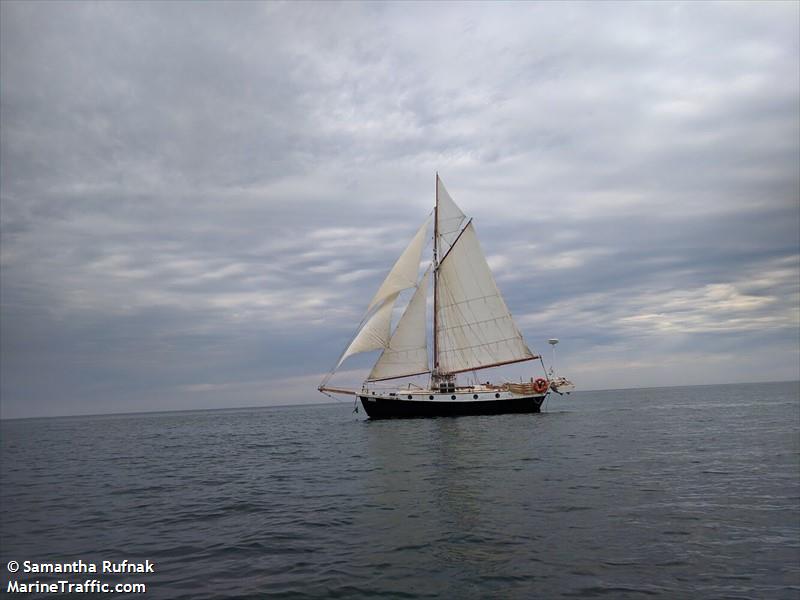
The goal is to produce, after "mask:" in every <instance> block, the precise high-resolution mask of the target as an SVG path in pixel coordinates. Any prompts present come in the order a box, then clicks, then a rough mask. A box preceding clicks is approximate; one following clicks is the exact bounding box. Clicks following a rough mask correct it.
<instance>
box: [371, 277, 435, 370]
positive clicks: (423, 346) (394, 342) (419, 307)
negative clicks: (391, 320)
mask: <svg viewBox="0 0 800 600" xmlns="http://www.w3.org/2000/svg"><path fill="white" fill-rule="evenodd" d="M430 273H431V271H430V269H428V271H426V273H425V275H424V277H423V278H422V281H421V282H420V284H419V286H417V291H416V292H414V295H413V296H412V297H411V300H410V301H409V303H408V306H407V307H406V311H405V312H404V313H403V316H402V317H400V321H399V322H398V323H397V327H396V328H395V330H394V334H393V335H392V339H391V340H389V346H388V347H387V348H386V349H385V350H384V351H383V353H382V354H381V356H380V358H379V359H378V362H376V363H375V366H374V367H373V368H372V372H371V373H370V374H369V377H368V378H367V379H370V380H376V379H391V378H394V377H405V376H408V375H418V374H420V373H427V372H428V371H429V370H430V369H429V367H428V339H427V338H428V336H427V333H426V329H425V326H426V319H425V308H426V300H427V291H428V281H429V279H430Z"/></svg>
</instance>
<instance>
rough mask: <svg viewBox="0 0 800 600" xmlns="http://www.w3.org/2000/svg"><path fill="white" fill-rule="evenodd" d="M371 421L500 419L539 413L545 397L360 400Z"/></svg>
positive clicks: (361, 397) (368, 398) (366, 398)
mask: <svg viewBox="0 0 800 600" xmlns="http://www.w3.org/2000/svg"><path fill="white" fill-rule="evenodd" d="M359 398H360V399H361V404H362V406H363V407H364V410H365V411H366V412H367V415H368V416H369V418H370V419H402V418H411V417H455V416H459V415H501V414H507V413H538V412H541V408H542V402H543V401H544V398H545V397H544V396H531V397H525V398H503V399H500V400H482V401H471V402H458V401H455V400H452V401H446V400H445V401H429V400H399V399H396V398H372V397H370V396H359Z"/></svg>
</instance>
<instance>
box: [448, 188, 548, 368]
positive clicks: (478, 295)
mask: <svg viewBox="0 0 800 600" xmlns="http://www.w3.org/2000/svg"><path fill="white" fill-rule="evenodd" d="M441 199H442V198H441V196H440V197H439V201H440V202H441ZM450 202H451V203H452V200H451V201H450ZM439 208H440V210H441V205H440V207H439ZM438 294H439V299H438V310H437V315H436V316H437V321H438V323H437V325H438V327H437V332H436V335H437V345H438V354H439V370H440V371H441V372H443V373H458V372H461V371H470V370H472V369H478V368H481V367H489V366H495V365H499V364H507V363H510V362H517V361H521V360H529V359H531V358H535V356H534V354H533V353H532V352H531V351H530V349H529V348H528V347H527V346H526V345H525V342H524V341H523V339H522V335H521V334H520V332H519V330H518V329H517V327H516V325H515V324H514V321H513V319H512V318H511V314H510V313H509V312H508V307H507V306H506V303H505V301H504V300H503V297H502V296H501V295H500V291H499V290H498V289H497V284H496V283H495V281H494V277H492V272H491V271H490V270H489V265H488V264H487V263H486V258H485V256H484V254H483V251H482V250H481V246H480V243H479V242H478V238H477V236H476V234H475V229H474V228H473V226H472V224H471V223H470V224H469V225H467V227H466V229H464V232H463V233H462V234H461V236H460V237H458V239H457V241H455V245H454V246H453V247H452V249H451V250H450V252H449V253H448V254H447V255H446V256H444V258H443V260H442V262H441V263H440V265H439V291H438Z"/></svg>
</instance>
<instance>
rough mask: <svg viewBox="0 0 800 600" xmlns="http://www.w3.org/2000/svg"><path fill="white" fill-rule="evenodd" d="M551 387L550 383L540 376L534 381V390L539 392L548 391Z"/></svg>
mask: <svg viewBox="0 0 800 600" xmlns="http://www.w3.org/2000/svg"><path fill="white" fill-rule="evenodd" d="M548 387H549V383H548V382H547V380H546V379H543V378H541V377H539V378H538V379H536V381H534V382H533V391H534V392H536V393H537V394H543V393H545V392H546V391H547V388H548Z"/></svg>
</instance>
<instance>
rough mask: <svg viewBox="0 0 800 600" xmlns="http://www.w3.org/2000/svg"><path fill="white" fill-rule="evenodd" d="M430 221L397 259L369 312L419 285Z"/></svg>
mask: <svg viewBox="0 0 800 600" xmlns="http://www.w3.org/2000/svg"><path fill="white" fill-rule="evenodd" d="M430 220H431V219H430V217H428V218H427V219H425V222H424V223H423V224H422V225H421V226H420V228H419V229H418V230H417V234H416V235H415V236H414V239H412V240H411V243H410V244H408V247H407V248H406V249H405V250H404V251H403V253H402V254H401V255H400V258H398V259H397V262H396V263H394V266H393V267H392V270H391V271H389V274H388V275H387V276H386V279H384V280H383V283H382V284H381V287H379V288H378V291H377V293H376V294H375V297H374V298H373V299H372V302H370V303H369V306H368V307H367V312H369V311H370V310H372V309H373V307H375V306H378V305H379V304H380V303H381V302H383V301H384V300H386V298H388V297H389V296H391V295H392V294H396V293H397V292H401V291H403V290H406V289H408V288H411V287H414V286H415V285H417V274H418V273H419V261H420V259H421V258H422V249H423V248H424V247H425V242H426V240H427V238H426V236H425V234H426V233H427V231H428V224H429V223H430Z"/></svg>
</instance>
